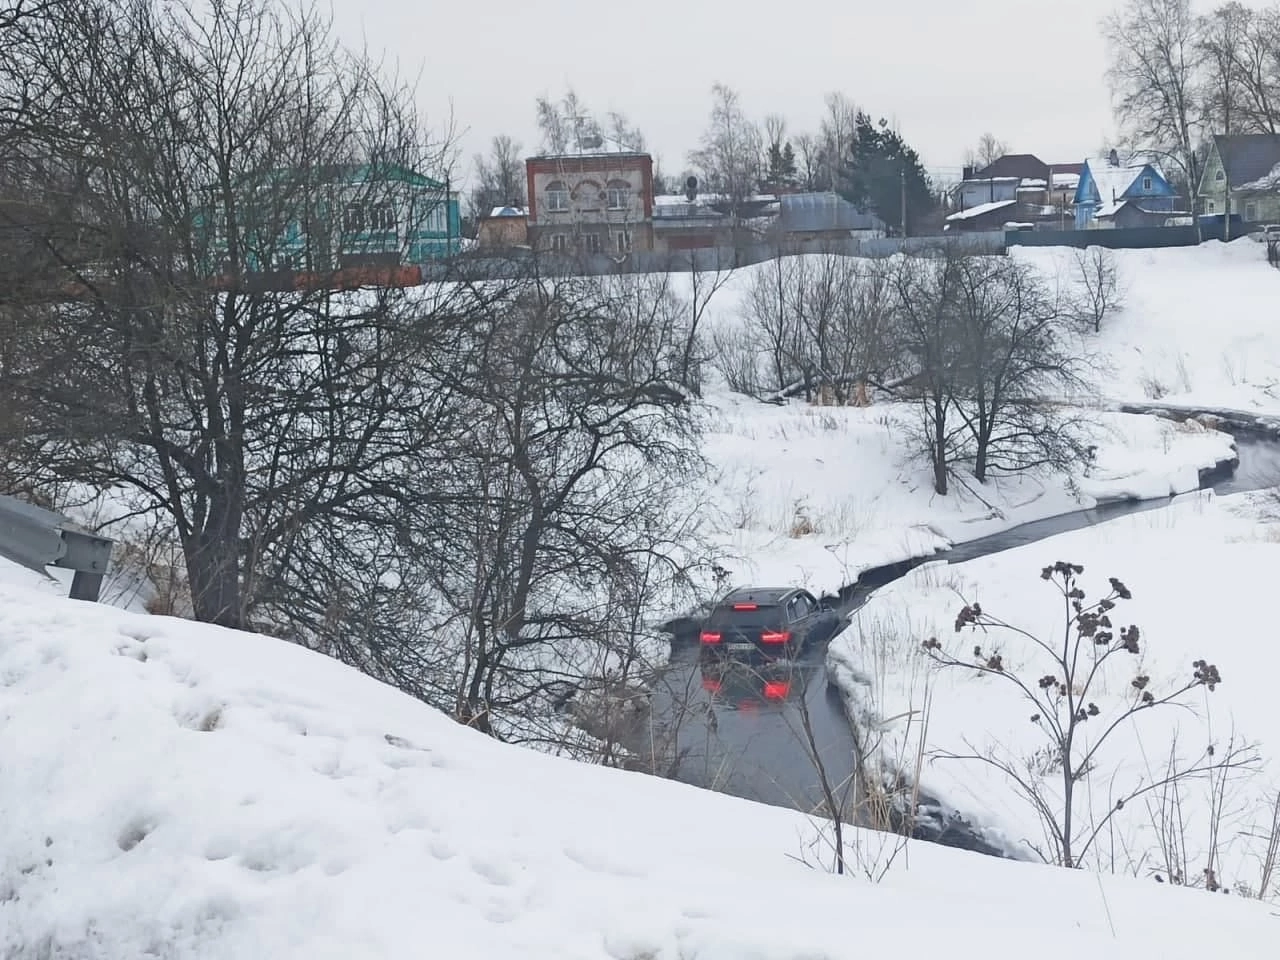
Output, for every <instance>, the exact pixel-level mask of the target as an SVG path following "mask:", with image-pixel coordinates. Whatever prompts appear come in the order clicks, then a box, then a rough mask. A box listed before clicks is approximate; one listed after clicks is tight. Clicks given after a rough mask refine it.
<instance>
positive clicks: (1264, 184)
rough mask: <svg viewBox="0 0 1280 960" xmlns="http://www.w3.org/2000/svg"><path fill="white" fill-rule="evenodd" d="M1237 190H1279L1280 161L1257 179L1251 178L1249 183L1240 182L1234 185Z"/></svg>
mask: <svg viewBox="0 0 1280 960" xmlns="http://www.w3.org/2000/svg"><path fill="white" fill-rule="evenodd" d="M1233 189H1235V190H1277V189H1280V163H1277V164H1276V165H1275V166H1274V167H1272V168H1271V169H1270V170H1269V171H1268V172H1267V173H1265V174H1263V175H1262V176H1261V177H1258V178H1257V179H1256V180H1250V181H1248V182H1247V183H1242V184H1239V185H1238V186H1236V187H1234V188H1233Z"/></svg>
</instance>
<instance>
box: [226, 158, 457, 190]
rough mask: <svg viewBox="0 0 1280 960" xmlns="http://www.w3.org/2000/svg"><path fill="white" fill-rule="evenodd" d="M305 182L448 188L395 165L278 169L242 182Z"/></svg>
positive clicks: (267, 183)
mask: <svg viewBox="0 0 1280 960" xmlns="http://www.w3.org/2000/svg"><path fill="white" fill-rule="evenodd" d="M305 180H312V181H319V182H329V183H360V182H364V181H368V180H392V181H397V182H400V183H407V184H411V185H412V186H415V187H423V188H425V189H428V190H445V189H447V184H445V183H444V182H442V181H440V180H436V179H434V178H432V177H428V176H426V175H425V174H421V173H418V172H416V171H414V170H410V169H409V168H408V167H405V166H401V165H400V164H395V163H359V164H340V163H331V164H319V165H317V166H315V167H313V168H310V169H308V168H305V167H277V168H275V169H271V170H263V171H261V172H259V173H249V174H245V175H244V176H242V177H241V178H240V180H239V182H240V184H241V185H243V186H266V185H269V184H272V183H285V184H287V183H291V182H292V183H298V182H301V181H305Z"/></svg>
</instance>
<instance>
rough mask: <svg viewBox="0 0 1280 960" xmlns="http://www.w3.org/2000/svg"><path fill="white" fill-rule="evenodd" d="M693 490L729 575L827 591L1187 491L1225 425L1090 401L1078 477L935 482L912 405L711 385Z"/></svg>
mask: <svg viewBox="0 0 1280 960" xmlns="http://www.w3.org/2000/svg"><path fill="white" fill-rule="evenodd" d="M707 407H708V435H707V439H706V444H705V447H704V453H705V455H706V457H707V458H708V460H709V461H710V462H711V465H712V471H711V483H710V489H709V490H708V491H697V492H696V493H695V495H696V496H699V497H702V498H703V499H704V500H705V502H706V505H707V507H706V509H707V511H708V512H709V515H710V517H711V519H710V521H709V524H708V525H709V526H711V527H713V528H714V529H715V531H716V533H715V535H714V536H713V537H712V540H713V542H714V544H715V545H716V547H717V548H718V549H719V550H720V551H721V552H722V556H721V557H720V560H719V562H720V564H721V566H722V567H724V568H725V569H726V570H727V571H728V574H729V579H730V580H731V581H732V582H733V583H735V584H745V583H747V582H752V581H754V582H758V583H765V582H767V583H775V582H776V583H796V584H798V585H803V586H806V587H808V588H809V589H811V590H813V591H815V592H835V591H837V590H839V589H840V588H841V587H842V586H845V585H847V584H850V583H853V582H854V581H855V580H856V579H857V578H858V575H859V574H861V573H862V572H863V571H865V570H867V569H870V568H873V567H877V566H881V565H883V564H888V563H895V562H898V561H900V560H905V559H908V558H911V557H919V556H929V555H930V554H932V553H934V552H936V551H938V550H942V549H945V548H946V547H949V546H951V545H952V544H953V543H956V542H960V541H965V540H973V539H976V538H978V537H982V536H986V535H988V534H992V533H997V532H999V531H1001V530H1005V529H1008V528H1009V527H1012V526H1016V525H1017V524H1020V523H1026V522H1029V521H1032V520H1040V519H1044V518H1045V517H1050V516H1056V515H1058V514H1062V513H1068V512H1071V511H1073V510H1080V509H1087V508H1090V507H1093V506H1095V505H1096V504H1097V503H1098V502H1099V501H1103V500H1114V499H1133V498H1137V499H1146V498H1156V497H1167V496H1170V495H1171V494H1176V493H1183V492H1186V491H1190V490H1195V489H1197V487H1198V486H1199V471H1200V470H1201V469H1202V468H1206V467H1212V466H1214V465H1215V464H1216V463H1218V462H1219V461H1222V460H1226V459H1230V458H1231V457H1232V456H1233V451H1232V446H1231V438H1230V437H1228V436H1227V435H1226V434H1223V433H1219V432H1216V431H1211V430H1206V429H1204V428H1203V427H1200V426H1199V425H1198V424H1195V423H1190V424H1184V425H1178V424H1173V423H1170V422H1168V421H1163V420H1159V419H1157V418H1155V417H1149V416H1134V415H1127V414H1113V413H1103V412H1100V411H1099V412H1096V413H1095V414H1093V415H1092V420H1093V422H1094V424H1095V440H1096V442H1097V444H1098V451H1097V459H1096V461H1095V463H1094V464H1093V466H1092V467H1091V468H1090V469H1089V470H1088V471H1087V473H1085V474H1084V475H1082V476H1075V477H1071V476H1066V475H1062V474H1056V475H1054V474H1049V475H1045V474H1041V475H1036V476H1032V475H1027V476H1021V477H1011V478H1005V479H996V480H991V481H989V482H988V483H987V484H986V485H985V486H984V485H981V484H978V483H977V482H976V481H974V480H973V479H972V477H966V476H964V475H963V474H962V475H961V477H960V479H959V481H958V482H957V483H955V484H954V487H953V491H952V493H951V494H949V495H948V496H946V497H939V496H937V495H935V494H934V492H933V486H932V479H931V475H930V471H929V467H928V465H927V464H924V463H922V462H919V461H918V460H913V459H912V458H911V456H910V453H911V445H910V443H909V441H907V440H906V436H907V434H908V431H909V430H910V429H911V427H912V424H913V423H914V419H913V418H914V416H915V411H914V409H912V408H909V407H906V406H904V405H902V404H881V405H875V406H871V407H863V408H856V407H814V406H809V405H807V404H804V403H803V402H801V401H793V402H792V403H790V404H788V405H786V406H781V407H779V406H774V405H772V404H765V403H760V402H758V401H755V400H752V399H750V398H747V397H743V396H741V395H737V394H729V393H727V392H720V393H717V394H713V395H712V396H711V397H710V398H709V399H708V401H707Z"/></svg>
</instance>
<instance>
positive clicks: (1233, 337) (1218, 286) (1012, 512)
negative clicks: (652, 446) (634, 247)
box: [673, 239, 1280, 590]
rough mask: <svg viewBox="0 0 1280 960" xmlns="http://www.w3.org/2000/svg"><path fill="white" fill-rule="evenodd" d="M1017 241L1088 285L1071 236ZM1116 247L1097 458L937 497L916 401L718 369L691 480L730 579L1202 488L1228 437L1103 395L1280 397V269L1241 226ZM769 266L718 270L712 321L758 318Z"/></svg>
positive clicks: (796, 570) (928, 547) (766, 577)
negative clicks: (765, 400)
mask: <svg viewBox="0 0 1280 960" xmlns="http://www.w3.org/2000/svg"><path fill="white" fill-rule="evenodd" d="M1011 255H1012V256H1015V257H1018V258H1022V259H1025V260H1027V261H1028V262H1030V263H1032V264H1033V265H1034V266H1035V267H1036V268H1037V269H1038V270H1039V271H1040V272H1041V273H1042V274H1043V276H1044V277H1045V279H1046V281H1048V282H1049V283H1050V284H1051V285H1053V286H1055V287H1059V288H1061V289H1063V290H1064V291H1067V292H1071V291H1072V290H1073V289H1074V288H1075V287H1076V286H1078V284H1079V283H1080V268H1079V266H1078V265H1077V264H1076V262H1075V258H1074V257H1075V252H1074V251H1072V250H1063V249H1056V248H1015V249H1014V251H1013V253H1012V254H1011ZM1115 263H1116V267H1117V271H1118V277H1119V281H1120V285H1121V287H1122V290H1123V293H1124V298H1123V306H1122V307H1121V308H1120V309H1119V310H1117V311H1116V312H1114V313H1113V314H1111V315H1109V316H1107V317H1106V318H1105V320H1104V322H1103V324H1102V329H1101V331H1100V333H1098V334H1096V335H1095V334H1092V333H1087V334H1086V339H1085V346H1086V348H1087V349H1088V350H1090V351H1091V352H1092V353H1093V354H1095V355H1096V356H1097V357H1098V358H1100V359H1101V362H1100V363H1099V366H1098V370H1097V379H1096V384H1095V388H1094V399H1093V400H1092V401H1091V402H1092V403H1093V405H1094V406H1095V409H1092V410H1090V411H1089V413H1088V417H1089V419H1090V420H1091V422H1092V423H1093V424H1094V426H1095V429H1096V436H1095V438H1094V439H1095V442H1096V443H1097V461H1096V463H1095V464H1094V465H1093V466H1092V468H1091V469H1090V470H1089V471H1088V472H1087V473H1086V472H1084V471H1080V472H1077V473H1076V474H1075V475H1072V476H1067V475H1062V474H1050V475H1043V474H1041V475H1039V476H1030V475H1028V476H1022V477H1015V478H1007V479H1003V480H993V481H991V482H989V483H988V484H987V485H985V486H978V485H977V484H975V483H974V482H973V481H972V479H971V478H969V479H968V481H967V482H966V478H965V476H964V474H963V470H959V469H958V472H959V477H958V482H957V483H955V484H954V485H953V489H952V492H951V493H950V495H949V496H947V497H937V496H935V495H934V494H933V491H932V489H931V480H930V477H929V471H928V467H927V465H926V464H924V463H923V462H921V459H920V458H919V457H918V455H917V454H916V452H915V451H914V450H913V448H912V445H911V442H910V440H909V434H910V431H911V429H912V426H913V424H914V421H915V418H916V412H915V411H914V410H913V409H912V408H909V407H905V406H903V405H900V404H894V403H890V402H886V398H884V397H880V398H877V400H876V402H875V403H873V405H872V406H870V407H866V408H854V407H813V406H809V405H808V404H805V403H804V402H803V401H800V400H795V401H792V402H791V403H789V404H787V405H785V406H783V407H774V406H771V405H767V404H762V403H759V402H758V401H755V400H752V399H750V398H747V397H745V396H743V395H741V394H734V393H731V392H730V391H729V390H728V389H727V387H725V385H724V384H723V383H722V382H720V380H719V378H718V377H717V376H716V375H715V374H714V373H710V374H709V379H710V381H711V382H710V383H709V384H708V389H707V391H706V394H707V404H706V406H707V419H706V423H707V428H708V434H707V443H706V447H705V452H706V454H707V457H708V459H709V460H710V462H711V467H712V470H711V478H710V479H711V483H710V489H709V491H697V492H696V493H697V496H699V497H701V498H703V499H704V500H705V502H706V505H707V510H706V515H707V516H708V517H709V518H713V520H712V526H713V527H714V530H715V535H714V536H713V540H714V541H715V543H716V544H717V545H718V546H719V547H720V548H721V549H722V550H723V551H724V557H722V558H721V563H722V565H723V566H724V567H725V568H726V569H728V570H729V571H730V573H731V575H732V579H733V580H734V581H735V582H745V581H749V580H755V581H773V580H782V581H786V582H797V583H803V584H805V585H807V586H809V587H810V588H812V589H815V590H834V589H836V588H838V587H839V586H842V585H844V584H848V583H850V582H852V581H853V580H854V579H856V578H857V575H858V574H859V573H860V572H862V571H863V570H865V569H867V568H869V567H874V566H877V565H879V564H883V563H890V562H895V561H898V560H901V559H904V558H906V557H909V556H921V555H927V554H929V553H931V552H933V551H934V550H937V549H941V548H944V547H946V546H949V545H950V544H952V543H955V542H960V541H964V540H971V539H975V538H977V537H981V536H984V535H987V534H990V533H995V532H998V531H999V530H1002V529H1007V528H1009V527H1011V526H1015V525H1017V524H1019V523H1025V522H1028V521H1031V520H1037V519H1041V518H1043V517H1047V516H1052V515H1055V514H1060V513H1065V512H1069V511H1072V510H1077V509H1086V508H1089V507H1092V506H1094V505H1095V504H1096V503H1097V502H1098V501H1102V500H1109V499H1117V498H1130V497H1133V498H1158V497H1165V496H1169V495H1171V494H1178V493H1185V492H1189V491H1192V490H1194V489H1196V486H1197V484H1198V477H1197V475H1198V471H1199V470H1200V469H1201V468H1205V467H1211V466H1213V465H1214V464H1215V463H1217V462H1218V461H1220V460H1223V459H1226V458H1228V457H1230V456H1231V452H1230V446H1231V441H1230V438H1229V437H1228V436H1227V435H1225V434H1223V433H1219V432H1216V431H1207V430H1204V429H1202V428H1200V427H1199V426H1198V425H1197V424H1195V423H1188V424H1183V425H1176V424H1174V423H1172V422H1170V421H1166V420H1157V419H1155V418H1153V417H1150V416H1136V415H1126V414H1119V413H1112V412H1107V411H1106V410H1105V409H1104V408H1106V407H1108V406H1111V405H1114V404H1115V403H1119V402H1124V401H1153V400H1160V401H1161V402H1164V403H1170V404H1183V405H1197V404H1198V405H1201V406H1203V407H1207V408H1238V409H1244V410H1248V411H1251V412H1254V413H1273V412H1274V413H1280V323H1276V322H1275V321H1274V318H1273V315H1272V314H1273V311H1272V310H1270V308H1269V306H1268V304H1270V303H1272V302H1273V300H1274V297H1275V295H1276V293H1277V292H1278V291H1280V271H1276V270H1273V269H1271V268H1270V267H1268V266H1267V263H1266V259H1265V256H1264V255H1263V251H1262V250H1261V248H1260V246H1259V244H1257V243H1255V242H1253V241H1252V240H1248V239H1243V240H1237V241H1235V242H1233V243H1231V244H1225V245H1224V244H1220V243H1207V244H1205V245H1203V246H1201V247H1196V248H1186V249H1169V250H1122V251H1117V252H1116V253H1115ZM770 269H772V266H771V265H770V264H767V263H766V264H757V265H755V266H752V267H747V268H743V269H741V270H738V271H736V272H735V273H733V274H732V276H730V277H729V278H728V279H727V280H725V281H724V283H723V286H722V287H720V288H719V289H718V290H717V291H716V293H715V294H714V296H713V298H712V300H711V302H710V305H709V306H708V308H707V321H706V322H707V324H708V330H709V331H710V332H711V333H710V334H709V335H711V336H713V335H714V332H715V331H716V330H724V329H737V330H742V329H745V328H749V327H750V325H751V321H750V318H749V313H750V291H751V288H752V284H753V282H755V281H756V280H757V279H759V278H760V277H761V276H762V272H765V273H764V274H763V275H766V276H767V271H769V270H770ZM703 282H704V283H705V282H706V281H705V280H704V281H703ZM673 284H674V285H675V287H676V289H678V290H683V291H684V293H685V295H688V294H689V290H688V289H686V288H688V287H689V283H688V278H687V277H682V276H681V275H676V276H674V277H673ZM713 338H714V337H713Z"/></svg>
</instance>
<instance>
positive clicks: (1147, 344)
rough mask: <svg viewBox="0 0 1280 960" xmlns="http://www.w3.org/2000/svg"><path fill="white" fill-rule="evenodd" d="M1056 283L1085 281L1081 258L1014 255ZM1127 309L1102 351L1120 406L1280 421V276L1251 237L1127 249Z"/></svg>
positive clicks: (1104, 338)
mask: <svg viewBox="0 0 1280 960" xmlns="http://www.w3.org/2000/svg"><path fill="white" fill-rule="evenodd" d="M1011 255H1012V256H1016V257H1018V258H1019V259H1022V260H1026V261H1028V262H1030V263H1033V264H1035V265H1036V266H1037V267H1039V268H1040V269H1041V270H1042V271H1044V273H1045V274H1046V276H1048V277H1050V278H1054V279H1058V280H1061V281H1062V282H1064V283H1069V284H1070V283H1077V282H1078V280H1079V276H1078V274H1079V270H1078V268H1077V267H1076V265H1075V262H1074V256H1075V251H1073V250H1066V249H1062V248H1057V247H1014V248H1013V249H1012V250H1011ZM1115 263H1116V267H1117V270H1118V272H1119V278H1120V282H1121V287H1122V289H1123V292H1124V295H1125V296H1124V306H1123V308H1122V309H1121V310H1119V311H1118V312H1116V313H1115V314H1113V315H1112V316H1110V317H1109V318H1107V319H1105V320H1104V321H1103V323H1102V331H1101V333H1100V334H1099V335H1098V337H1097V340H1096V343H1097V348H1098V350H1099V352H1100V354H1101V355H1102V356H1103V357H1105V359H1106V360H1107V363H1108V364H1109V366H1110V367H1111V370H1110V372H1109V374H1108V375H1107V376H1106V377H1105V378H1104V381H1103V384H1102V386H1103V391H1104V393H1105V394H1106V395H1107V396H1108V397H1110V398H1111V399H1114V400H1123V401H1152V400H1164V401H1168V402H1176V403H1178V404H1182V405H1187V406H1196V407H1203V408H1225V409H1238V410H1246V411H1250V412H1253V413H1269V414H1274V413H1280V324H1277V323H1276V317H1275V301H1276V296H1277V293H1280V271H1276V270H1274V269H1273V268H1271V267H1270V266H1268V265H1267V258H1266V250H1265V249H1264V248H1263V247H1262V246H1261V245H1260V244H1258V243H1255V242H1254V241H1252V240H1250V239H1248V238H1242V239H1240V240H1235V241H1232V242H1231V243H1229V244H1223V243H1219V242H1216V241H1212V242H1209V243H1205V244H1202V245H1200V246H1198V247H1177V248H1171V249H1165V250H1117V251H1115Z"/></svg>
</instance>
